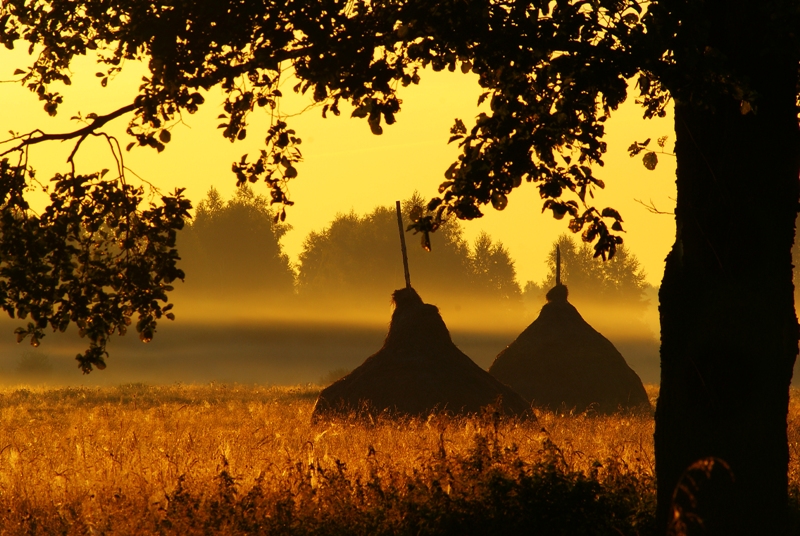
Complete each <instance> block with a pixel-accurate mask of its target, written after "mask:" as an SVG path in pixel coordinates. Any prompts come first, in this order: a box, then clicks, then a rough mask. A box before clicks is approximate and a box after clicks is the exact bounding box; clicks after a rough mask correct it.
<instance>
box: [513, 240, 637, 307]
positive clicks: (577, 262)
mask: <svg viewBox="0 0 800 536" xmlns="http://www.w3.org/2000/svg"><path fill="white" fill-rule="evenodd" d="M556 246H558V247H559V248H560V250H561V280H562V282H563V283H564V284H566V285H567V286H568V287H569V291H570V295H569V300H570V301H572V302H573V303H582V302H583V303H593V304H602V305H605V306H606V307H608V308H612V309H617V310H627V311H628V312H629V313H630V314H631V315H632V316H634V317H641V315H642V314H643V312H644V310H645V309H646V308H647V306H648V300H647V297H646V293H647V290H648V285H647V282H646V277H647V276H646V274H645V273H644V270H642V268H641V265H640V264H639V260H638V259H637V258H636V255H634V254H633V253H630V252H629V251H628V248H627V247H625V245H624V244H621V245H620V246H618V247H617V252H616V254H615V255H614V257H612V258H611V259H609V260H607V261H605V262H603V261H602V260H601V259H598V258H597V257H595V256H594V251H593V250H592V248H591V247H590V246H589V245H588V244H586V243H585V242H584V243H576V242H575V240H574V239H573V238H572V237H571V236H570V235H567V234H562V235H561V236H559V237H558V240H556V241H555V242H554V243H553V248H552V250H551V251H550V252H549V253H548V254H547V265H548V268H549V272H548V274H547V276H546V277H545V279H544V281H542V283H541V284H536V283H533V282H531V283H533V284H531V285H526V293H527V296H526V301H531V300H538V301H540V302H541V303H543V302H544V294H546V293H547V291H548V290H550V289H551V288H553V287H554V286H555V281H556V253H555V248H556ZM541 303H539V306H541Z"/></svg>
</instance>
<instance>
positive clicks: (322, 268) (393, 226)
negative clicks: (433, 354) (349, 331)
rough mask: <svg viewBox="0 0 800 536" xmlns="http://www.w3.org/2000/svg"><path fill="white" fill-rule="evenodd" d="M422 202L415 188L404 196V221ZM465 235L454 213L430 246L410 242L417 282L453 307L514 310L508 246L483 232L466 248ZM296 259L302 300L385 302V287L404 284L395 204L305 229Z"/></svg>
mask: <svg viewBox="0 0 800 536" xmlns="http://www.w3.org/2000/svg"><path fill="white" fill-rule="evenodd" d="M421 203H422V199H421V198H420V197H419V196H416V195H415V196H414V197H412V198H411V199H410V200H408V201H405V202H404V203H403V218H404V221H409V219H410V216H411V214H412V213H415V212H419V210H420V207H421ZM409 234H410V233H409ZM462 235H463V233H462V230H461V227H460V226H459V225H458V223H457V222H456V221H452V220H451V221H448V222H446V223H444V224H443V225H442V226H441V227H440V229H439V231H438V232H437V233H435V234H433V235H431V236H430V240H431V244H430V245H431V251H425V250H424V249H423V248H420V247H417V248H414V247H412V248H409V250H408V255H409V265H410V268H411V282H412V284H413V286H414V288H416V289H419V291H420V292H422V293H425V294H426V295H428V296H430V299H431V301H434V302H435V303H437V305H439V306H441V307H444V308H445V310H449V312H451V313H452V311H453V310H457V309H465V310H466V311H471V312H475V311H476V310H479V308H483V309H485V308H487V307H488V308H490V309H491V310H493V311H495V312H506V313H514V314H519V313H520V312H521V305H522V302H521V293H520V289H519V285H518V284H517V282H516V272H515V270H514V263H513V261H512V260H511V258H510V256H509V254H508V251H507V250H506V249H505V248H504V247H503V245H502V244H501V243H495V242H493V241H492V239H491V237H489V236H488V235H485V234H483V235H481V236H480V237H478V239H477V240H476V242H475V246H474V247H473V248H470V246H469V244H468V243H467V242H466V240H465V239H464V238H463V236H462ZM412 243H413V240H412ZM299 260H300V262H299V271H298V278H297V281H298V283H297V287H298V293H299V296H300V298H301V299H305V301H307V302H312V301H325V303H326V306H331V305H334V306H338V307H342V308H347V309H351V308H353V307H354V306H357V307H361V308H364V307H366V308H368V309H371V308H372V307H375V306H385V304H386V298H385V296H386V292H387V291H386V289H392V288H397V287H400V286H401V285H402V283H403V269H402V261H401V257H400V246H399V241H398V238H397V219H396V215H395V210H394V209H393V208H391V207H388V206H387V207H376V208H375V210H373V211H372V212H371V213H369V214H366V215H364V216H359V215H357V214H355V213H352V212H351V213H350V214H340V215H339V216H337V217H336V219H334V221H333V222H331V224H330V225H329V226H328V227H327V228H325V229H324V230H322V231H320V232H312V233H310V234H309V235H308V237H307V238H306V240H305V243H304V244H303V251H302V252H301V253H300V258H299Z"/></svg>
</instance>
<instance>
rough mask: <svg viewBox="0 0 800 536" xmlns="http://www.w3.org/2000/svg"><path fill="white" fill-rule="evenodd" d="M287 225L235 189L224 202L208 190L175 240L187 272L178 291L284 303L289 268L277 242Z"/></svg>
mask: <svg viewBox="0 0 800 536" xmlns="http://www.w3.org/2000/svg"><path fill="white" fill-rule="evenodd" d="M290 229H291V227H290V226H289V225H287V224H284V223H281V222H276V221H275V214H274V213H273V211H272V210H271V209H270V208H269V201H268V200H267V199H266V198H265V197H263V196H257V195H255V194H253V192H252V190H250V189H249V188H246V187H245V188H240V189H238V190H237V191H236V195H235V197H234V198H233V199H231V200H229V201H228V202H224V201H223V200H222V198H221V197H220V195H219V193H218V192H217V191H216V190H215V189H214V188H212V189H211V190H209V192H208V195H207V198H206V199H205V200H203V201H202V202H201V203H200V204H199V205H198V206H197V212H196V215H195V217H194V220H193V221H192V222H191V223H190V224H189V225H187V226H186V228H185V229H184V230H183V231H181V233H180V235H179V239H178V245H179V248H180V254H181V259H182V266H183V268H184V270H185V271H187V273H189V274H190V275H189V276H188V277H187V279H186V282H185V283H184V285H182V288H181V289H180V291H179V293H178V294H179V295H181V297H183V298H185V299H193V300H198V299H201V300H213V301H222V300H230V301H232V302H237V301H238V302H241V301H246V302H247V304H248V306H250V305H252V304H253V303H261V304H262V305H265V306H266V305H269V306H272V307H279V306H281V305H285V302H286V300H288V299H289V298H290V297H291V296H292V295H293V293H294V271H293V270H292V267H291V263H290V261H289V257H288V255H286V254H285V253H284V252H283V250H282V248H281V244H280V240H281V238H282V237H283V235H284V234H286V233H287V232H288V231H289V230H290Z"/></svg>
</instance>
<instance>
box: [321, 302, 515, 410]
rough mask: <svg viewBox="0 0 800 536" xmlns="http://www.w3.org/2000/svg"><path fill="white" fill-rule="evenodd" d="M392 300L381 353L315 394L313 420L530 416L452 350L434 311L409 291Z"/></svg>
mask: <svg viewBox="0 0 800 536" xmlns="http://www.w3.org/2000/svg"><path fill="white" fill-rule="evenodd" d="M392 299H393V301H394V304H395V310H394V312H393V313H392V320H391V324H390V325H389V333H388V335H387V336H386V341H385V342H384V343H383V347H382V348H381V349H380V350H378V352H376V353H375V354H373V355H372V356H370V357H368V358H367V360H366V361H364V363H363V364H362V365H361V366H359V367H358V368H356V369H355V370H353V371H352V372H351V373H350V374H348V375H347V376H345V377H344V378H342V379H340V380H339V381H337V382H335V383H334V384H332V385H330V386H329V387H327V388H325V389H324V390H323V391H322V392H321V393H320V395H319V398H318V399H317V402H316V404H315V406H314V412H313V418H314V419H315V420H316V419H319V418H320V417H323V416H329V415H349V414H358V415H361V416H365V415H376V414H378V413H382V412H386V413H388V414H392V415H397V414H399V415H412V416H425V415H427V414H429V413H431V412H433V411H447V412H450V413H453V414H469V413H478V412H480V411H481V410H482V408H485V407H486V406H489V405H492V404H496V406H497V407H498V409H500V410H501V411H502V412H503V413H505V414H509V415H520V416H523V415H529V416H530V406H529V405H528V404H527V403H526V402H525V401H524V400H523V399H522V397H520V396H519V395H518V394H517V393H515V392H514V391H513V390H511V388H509V387H508V386H506V385H503V384H502V383H501V382H500V381H498V380H497V379H495V378H494V377H492V376H491V375H490V374H489V373H488V372H486V371H485V370H483V369H482V368H480V367H479V366H478V365H477V364H475V363H474V362H473V361H472V360H471V359H470V358H469V357H467V356H466V355H465V354H464V353H462V352H461V351H460V350H459V349H458V348H457V347H456V345H455V344H453V341H452V340H451V339H450V333H449V332H448V331H447V326H445V323H444V321H443V320H442V317H441V316H440V315H439V309H437V308H436V307H435V306H433V305H430V304H426V303H423V302H422V299H421V298H420V297H419V295H418V294H417V292H416V291H415V290H414V289H413V288H411V287H408V288H404V289H400V290H397V291H395V292H394V294H393V295H392Z"/></svg>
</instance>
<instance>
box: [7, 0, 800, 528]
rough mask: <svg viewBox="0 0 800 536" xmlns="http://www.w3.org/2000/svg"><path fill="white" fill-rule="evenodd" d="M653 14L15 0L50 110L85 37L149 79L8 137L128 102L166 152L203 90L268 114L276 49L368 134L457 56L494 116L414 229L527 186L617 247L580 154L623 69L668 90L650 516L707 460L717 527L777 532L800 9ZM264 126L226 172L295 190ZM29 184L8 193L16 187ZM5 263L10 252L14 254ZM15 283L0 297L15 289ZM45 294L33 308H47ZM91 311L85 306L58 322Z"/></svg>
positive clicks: (456, 4) (647, 102) (733, 2)
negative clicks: (715, 482)
mask: <svg viewBox="0 0 800 536" xmlns="http://www.w3.org/2000/svg"><path fill="white" fill-rule="evenodd" d="M646 7H647V11H646V12H645V11H644V10H643V8H642V6H640V5H639V4H638V3H629V2H625V1H621V0H598V1H595V2H587V1H581V0H575V1H569V0H559V1H556V2H550V1H541V2H536V1H531V2H527V3H525V2H521V3H508V2H503V1H499V0H498V1H493V0H475V1H467V2H463V1H461V0H458V1H445V2H441V1H435V2H434V1H431V0H406V1H396V2H395V1H391V2H382V1H376V2H362V1H359V0H357V1H355V2H344V1H341V0H322V1H320V2H305V1H301V0H289V1H287V2H276V3H274V4H270V3H251V2H245V3H236V2H224V1H223V2H215V1H204V2H200V3H196V2H174V3H169V4H159V5H154V4H151V3H147V2H138V1H136V0H115V1H113V2H112V3H110V4H108V3H101V2H96V1H93V0H85V1H83V2H61V1H55V0H53V1H41V2H29V1H28V0H8V1H6V2H5V3H4V4H3V8H4V11H5V14H4V15H3V16H2V20H3V22H4V24H3V27H2V30H1V31H0V42H2V43H3V44H5V45H6V46H9V47H11V46H14V43H15V42H17V41H19V40H20V39H23V40H26V41H28V42H29V43H31V44H33V45H39V44H41V45H45V46H43V47H42V48H41V49H40V50H42V52H41V53H40V54H39V55H38V56H36V58H34V61H33V64H32V65H31V66H30V68H29V69H27V70H24V69H23V70H22V73H21V80H22V82H23V83H24V84H26V85H27V86H28V87H29V88H30V89H32V90H33V91H34V92H35V93H36V94H37V95H38V96H39V98H40V99H42V101H43V102H44V106H45V109H46V110H47V111H48V112H49V113H56V111H57V108H58V104H59V103H60V102H61V96H60V95H58V93H57V92H55V91H53V90H52V89H51V83H52V82H54V81H65V80H66V81H68V80H69V75H70V71H69V66H70V63H71V60H72V59H73V57H74V56H75V55H81V54H84V53H86V51H87V50H94V51H97V54H98V56H99V57H100V59H101V61H102V62H104V64H105V66H106V67H107V70H108V74H113V73H114V72H116V71H117V70H119V69H120V68H121V66H122V65H123V63H124V61H126V60H139V59H144V60H146V61H148V67H149V70H150V75H149V76H148V77H146V78H145V80H144V82H143V84H142V86H141V88H140V94H139V95H138V96H137V97H136V98H135V99H134V101H133V102H130V103H124V104H123V105H122V106H121V107H120V108H118V109H117V110H116V111H114V112H112V113H110V114H107V115H104V116H98V117H96V118H94V119H93V120H92V121H93V122H92V123H90V124H89V125H88V126H86V127H84V128H80V129H76V130H75V131H73V132H71V133H66V134H61V135H50V134H46V133H42V132H41V131H35V132H31V133H27V134H23V135H20V136H15V137H14V139H13V140H12V143H15V145H14V146H13V147H12V148H11V149H10V151H17V152H18V153H19V154H24V149H25V147H27V146H30V145H31V144H35V143H41V142H44V141H49V140H54V139H56V140H65V139H73V140H76V142H77V143H78V144H79V143H80V141H81V140H82V139H85V137H86V136H88V135H90V134H92V133H97V132H98V131H99V130H100V129H101V128H102V126H103V125H104V124H105V123H107V122H108V121H110V120H112V119H114V118H116V117H119V116H121V115H124V114H126V113H132V114H133V116H134V118H133V120H132V122H131V124H130V127H129V132H130V133H131V134H132V135H133V136H134V139H135V142H134V143H138V144H139V145H142V146H150V147H154V148H156V149H159V150H161V149H163V147H164V144H165V143H167V142H168V141H169V139H170V134H169V129H168V128H165V126H167V127H168V126H169V124H170V123H171V122H173V121H176V120H177V118H178V117H179V114H180V113H181V112H182V111H187V112H192V111H194V110H196V109H197V107H198V106H200V105H201V104H202V102H203V98H202V96H201V95H200V94H199V92H198V91H197V89H199V88H205V89H208V88H211V87H213V86H216V85H220V86H221V87H222V88H223V90H224V91H225V95H226V103H225V117H224V118H223V129H222V131H223V135H225V136H226V137H228V138H229V139H231V140H234V139H240V138H244V137H245V136H246V133H247V132H246V128H245V126H246V117H247V114H248V113H249V112H250V111H252V110H253V109H254V108H255V107H267V108H271V109H275V108H276V100H277V99H279V98H280V90H279V89H278V86H279V83H280V78H281V72H282V69H281V62H288V63H290V64H291V66H292V67H293V70H294V73H295V75H296V76H297V77H298V79H299V83H298V84H297V86H296V88H297V90H299V91H309V92H311V94H313V96H314V98H315V99H316V100H317V101H318V102H319V103H321V106H322V111H323V114H326V113H333V114H338V113H340V110H339V104H340V103H341V102H349V103H351V104H352V105H353V106H354V107H355V110H354V112H353V115H355V116H356V117H362V118H365V119H367V123H368V126H369V128H370V129H371V130H372V131H373V132H374V133H376V134H380V133H381V132H382V128H383V127H382V123H385V124H388V125H390V124H392V123H393V122H394V121H395V116H396V114H397V112H398V111H399V109H400V100H399V99H398V98H397V96H396V89H397V87H398V85H399V84H410V83H417V82H418V81H419V79H420V72H421V70H422V69H423V68H424V67H428V66H430V67H432V68H433V69H435V70H442V69H445V68H447V69H449V70H451V71H453V70H455V69H456V68H461V70H462V71H465V72H467V71H470V70H472V71H474V72H475V73H476V74H477V75H478V77H479V83H480V85H481V86H482V87H483V88H484V89H485V94H484V97H483V99H484V100H488V102H489V104H490V111H489V112H484V113H482V114H480V115H479V116H478V117H477V118H476V121H475V123H474V125H473V126H472V127H471V128H470V129H468V128H467V126H466V125H465V124H464V123H463V122H461V121H457V122H456V123H455V124H454V126H453V129H452V134H453V139H454V140H457V141H458V142H459V145H460V147H461V149H462V153H461V155H460V156H459V158H458V161H457V162H455V163H454V164H453V165H452V166H451V167H450V168H449V169H448V170H447V172H446V179H447V181H446V182H445V183H444V184H442V187H441V197H439V198H436V199H434V200H432V201H431V202H430V203H429V205H428V208H429V209H431V210H432V211H433V212H432V214H429V215H425V216H421V217H420V219H419V220H418V221H417V222H415V226H416V228H417V229H418V230H420V231H422V232H423V233H427V232H430V231H432V230H435V229H436V228H437V227H438V226H439V225H441V222H442V221H443V218H444V217H445V216H446V213H452V214H455V215H456V216H457V217H460V218H465V219H470V218H475V217H479V216H480V215H481V207H482V206H484V205H486V204H490V203H491V204H492V206H493V207H494V208H496V209H498V210H502V209H503V208H504V207H505V206H506V204H507V196H508V194H510V192H511V191H512V190H513V189H514V188H517V187H519V186H521V184H522V183H523V182H533V183H536V186H537V187H538V188H539V191H540V193H541V195H542V197H543V199H544V202H543V206H544V209H545V210H551V211H552V213H553V215H554V216H555V217H557V218H563V217H564V216H565V215H567V214H568V215H569V217H570V221H569V225H570V229H571V230H573V231H574V232H580V231H582V232H583V235H582V236H583V239H584V240H586V241H587V242H594V243H595V246H594V247H595V253H596V254H598V255H599V256H602V257H608V256H612V255H613V253H614V252H615V250H616V247H617V245H619V244H620V243H621V239H620V237H619V236H617V235H615V234H614V232H612V231H619V230H621V229H622V217H621V215H620V214H619V213H617V212H616V211H614V210H613V209H610V208H605V209H598V208H596V207H593V206H591V205H589V204H588V202H587V201H590V200H591V195H590V194H591V191H592V189H593V188H595V187H602V186H603V183H602V182H601V181H600V180H598V179H597V178H596V177H594V175H593V174H592V169H591V165H592V164H597V165H599V164H602V155H603V153H604V152H605V150H606V145H605V142H604V141H603V134H604V126H603V123H604V121H605V120H606V119H607V118H608V117H609V115H610V114H611V113H612V112H613V111H614V110H615V109H616V108H617V106H618V105H619V104H620V103H621V102H622V101H623V100H625V98H626V97H627V95H628V91H629V88H628V80H629V79H631V78H632V77H635V76H638V80H637V83H636V89H637V90H638V92H639V99H640V101H641V102H642V105H643V107H644V110H645V116H648V117H652V116H655V115H660V116H663V115H665V114H666V107H667V105H668V104H669V103H670V102H674V110H675V130H676V143H675V155H676V160H677V169H678V171H677V191H678V198H677V206H676V210H675V218H676V227H677V233H676V242H675V245H674V247H673V249H672V251H671V252H670V254H669V256H668V258H667V264H666V269H665V274H664V279H663V282H662V285H661V291H660V312H661V337H662V339H661V340H662V348H661V358H662V383H661V391H660V397H659V401H658V406H657V411H656V436H655V441H656V470H657V474H658V479H657V481H658V516H659V523H660V525H661V527H662V528H664V530H666V526H667V523H668V521H669V520H674V519H675V517H674V516H673V515H672V513H671V499H672V496H673V491H674V489H675V488H676V486H677V485H678V483H679V481H680V479H681V478H682V475H683V474H684V471H685V470H686V469H687V468H688V467H689V466H690V465H692V464H693V463H695V462H697V461H699V460H705V461H706V462H709V463H710V461H712V460H714V459H722V460H725V462H726V464H727V465H728V466H729V467H730V469H731V471H732V472H733V474H734V475H735V479H736V480H735V481H736V484H735V491H734V493H733V495H732V499H731V500H729V501H724V504H721V505H720V509H721V510H722V511H723V515H721V516H719V517H718V518H717V519H729V520H732V521H731V524H730V525H729V526H728V528H729V529H730V530H729V532H728V533H741V534H754V533H762V534H780V533H782V532H784V531H785V529H786V523H787V476H786V472H787V465H788V447H787V436H786V414H787V408H788V401H789V382H790V379H791V371H792V365H793V364H794V362H795V359H796V356H797V340H798V330H797V318H796V316H795V312H794V304H793V289H792V269H791V266H792V265H791V247H792V241H793V237H794V222H795V218H796V215H797V206H798V172H799V171H800V157H799V156H798V154H799V152H800V150H799V149H798V147H799V146H800V134H798V121H797V113H798V104H797V96H798V62H799V61H800V43H799V42H798V35H797V28H798V27H800V12H799V10H798V4H797V2H796V1H794V0H769V1H754V0H728V1H722V0H709V1H705V2H698V1H695V0H660V1H659V0H653V1H651V2H648V3H647V4H646ZM34 48H35V47H34ZM101 74H102V73H101ZM273 117H274V122H273V123H272V126H271V127H270V129H269V131H268V133H267V136H266V144H267V147H266V148H265V150H264V152H263V153H262V154H261V155H260V156H259V157H258V158H256V160H255V161H253V162H249V161H248V160H247V159H243V160H242V161H241V162H238V163H237V164H236V165H235V170H236V175H237V180H238V181H239V182H240V183H244V182H246V181H254V182H255V181H258V180H260V179H263V180H265V181H266V182H267V183H268V184H269V185H270V187H271V188H272V197H273V200H276V201H277V202H279V203H283V204H284V205H288V204H289V203H290V201H289V200H288V198H287V196H286V189H285V181H287V180H291V179H292V178H293V177H295V176H296V175H297V170H296V168H295V167H294V163H296V162H297V160H298V159H299V158H300V155H299V152H298V150H297V144H298V138H297V136H296V135H295V133H294V132H293V131H292V130H291V129H289V128H288V125H287V124H286V122H285V120H284V119H285V118H282V117H280V116H279V115H274V116H273ZM764 155H770V156H771V158H769V159H767V158H765V156H764ZM23 164H25V163H24V162H23V163H18V164H15V165H13V166H12V165H10V164H8V163H6V164H5V166H6V168H7V170H8V171H7V172H5V173H4V175H3V180H5V181H8V182H9V184H13V183H14V181H17V182H20V181H21V182H22V183H23V185H26V184H27V181H29V180H30V175H29V170H28V168H27V167H26V165H23ZM23 190H24V188H16V189H14V190H13V191H12V193H11V194H5V197H4V198H3V202H4V203H9V202H10V201H9V200H13V199H17V198H22V197H23ZM70 196H71V197H72V198H74V199H81V200H82V199H85V198H86V193H85V192H84V191H82V190H80V189H75V190H73V191H72V192H71V194H70ZM17 206H19V207H20V210H24V207H21V206H20V205H19V204H18V205H17ZM52 206H53V207H56V208H55V209H54V210H61V209H60V208H59V207H57V203H56V202H53V204H52ZM12 213H13V211H12ZM9 221H10V220H9ZM608 223H610V224H611V228H610V229H609V226H608ZM11 228H13V222H12V224H11V225H10V227H9V229H11ZM53 236H54V237H57V236H60V235H58V234H57V233H54V234H53ZM53 240H54V241H53V242H50V243H45V242H43V243H42V244H43V248H44V251H48V250H53V249H56V248H57V247H61V245H62V244H63V243H64V241H63V239H62V240H61V241H60V242H56V241H55V238H54V239H53ZM756 246H757V248H756ZM167 249H168V248H167ZM165 251H166V250H165ZM756 251H757V253H758V254H757V255H756V254H755V252H756ZM6 258H9V257H6ZM160 258H161V257H158V256H157V255H154V256H152V259H155V260H158V259H160ZM13 259H14V261H12V265H13V266H14V267H16V266H24V263H25V261H24V259H22V258H21V257H20V256H19V255H18V256H17V257H13ZM148 259H149V258H148ZM148 259H145V260H148ZM40 271H41V270H40ZM149 273H150V272H149V271H148V274H149ZM7 277H11V276H10V275H8V276H7ZM149 277H150V276H148V281H149V280H150V279H149ZM754 282H758V285H755V284H754ZM41 285H43V287H44V288H47V289H51V288H54V285H53V284H51V283H49V282H48V283H41ZM28 286H32V284H29V285H28ZM146 286H147V285H146ZM147 287H148V288H151V287H150V286H147ZM20 296H21V297H20V298H16V297H15V296H13V295H9V297H8V298H6V299H7V303H12V302H13V303H14V304H25V303H26V302H28V301H30V299H29V298H28V297H27V294H26V293H22V294H21V295H20ZM159 297H160V295H159ZM150 298H151V297H148V300H147V302H146V303H149V304H152V303H153V300H152V299H150ZM155 301H156V302H157V300H155ZM43 303H44V309H47V308H48V307H50V306H51V304H52V303H53V302H52V300H49V299H48V300H45V302H43ZM11 308H12V306H11V305H9V307H8V308H7V310H8V309H11ZM132 308H133V309H138V308H139V303H138V302H137V303H135V304H134V305H133V307H132ZM39 309H41V308H39ZM148 311H149V310H143V311H142V313H140V314H142V315H145V316H144V318H147V316H146V315H148V314H150V313H149V312H148ZM36 314H39V313H36ZM88 316H89V312H88V310H86V311H84V310H80V311H76V312H75V313H74V314H73V315H71V316H70V317H69V318H87V317H88ZM151 316H152V315H151ZM39 318H45V319H46V320H44V322H45V323H46V322H47V321H50V320H51V317H49V316H48V315H47V314H44V315H43V316H42V315H40V316H39ZM126 318H127V317H126ZM37 322H39V320H37ZM56 323H57V322H56ZM144 324H145V325H146V327H147V329H148V330H149V329H150V328H151V327H152V326H151V324H150V322H149V321H147V322H144ZM116 325H118V324H112V326H116ZM105 331H107V329H105V328H104V330H103V333H105ZM36 334H38V332H37V333H36ZM98 337H99V336H96V337H95V339H93V340H99V339H98ZM101 342H102V341H101ZM712 517H713V516H712ZM711 525H713V523H711V524H710V525H708V526H707V527H706V528H707V529H708V530H710V531H711V532H714V531H715V530H716V529H714V527H713V526H711ZM726 530H727V529H726V528H724V527H723V528H720V529H718V530H717V532H720V533H724V532H725V531H726Z"/></svg>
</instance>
